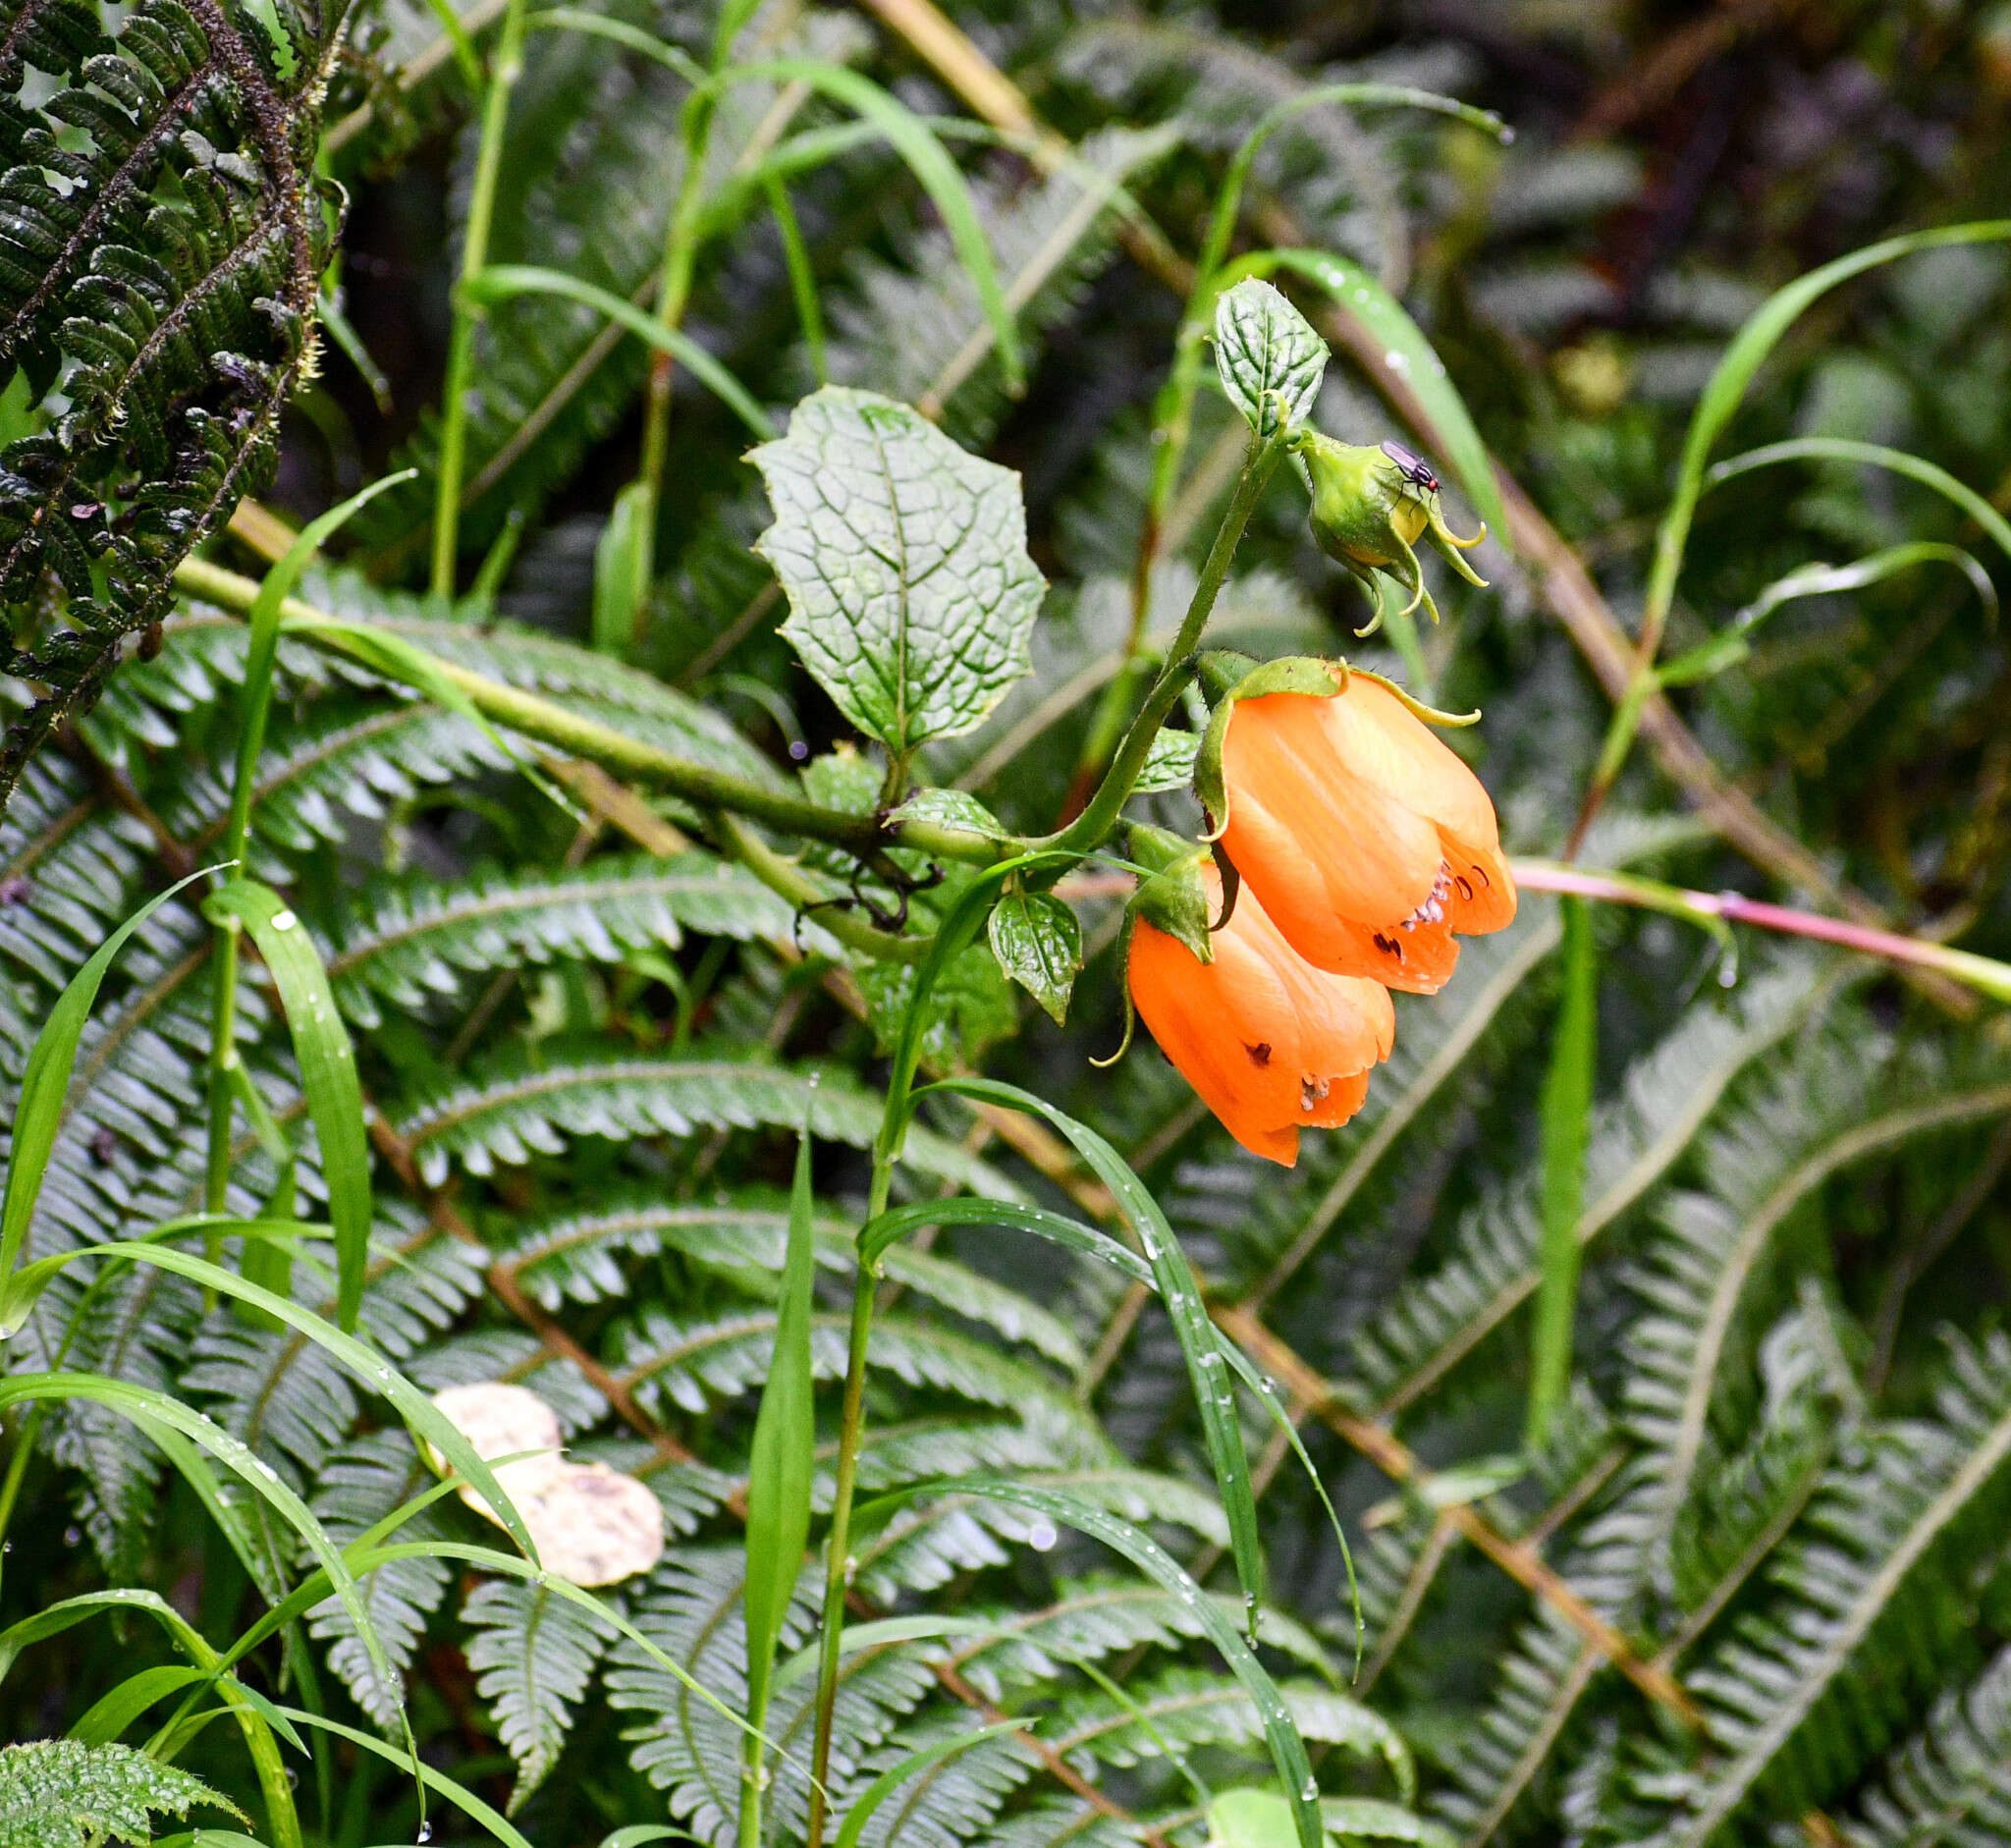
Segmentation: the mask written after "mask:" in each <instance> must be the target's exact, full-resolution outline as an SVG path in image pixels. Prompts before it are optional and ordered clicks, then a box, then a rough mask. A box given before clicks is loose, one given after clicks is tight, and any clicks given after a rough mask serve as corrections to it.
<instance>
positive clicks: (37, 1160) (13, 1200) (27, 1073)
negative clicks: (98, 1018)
mask: <svg viewBox="0 0 2011 1848" xmlns="http://www.w3.org/2000/svg"><path fill="white" fill-rule="evenodd" d="M217 870H218V869H217V868H216V867H214V866H210V867H205V868H203V870H202V871H201V872H195V873H190V875H189V877H188V878H187V879H183V880H178V881H177V882H176V883H175V884H174V885H172V886H170V887H169V888H168V889H167V891H166V892H164V893H162V894H161V895H160V896H159V897H157V898H152V899H149V900H148V901H147V903H145V904H143V905H141V906H140V908H139V909H138V910H137V911H136V912H134V914H133V915H132V916H131V917H130V918H128V919H127V920H126V922H125V923H123V924H121V925H120V926H119V928H118V929H117V930H115V931H114V932H113V933H112V934H111V936H109V937H107V938H106V939H105V941H104V942H103V943H102V944H100V945H99V946H98V948H97V950H96V951H94V952H93V953H92V955H91V957H90V959H89V961H87V962H86V963H85V964H84V965H83V967H82V968H81V969H80V970H78V972H77V973H76V974H75V975H74V976H72V977H71V978H70V983H69V986H68V987H66V988H65V989H64V991H63V993H62V994H61V995H59V996H58V997H57V998H56V1005H55V1006H53V1007H51V1008H50V1009H49V1017H48V1019H47V1020H46V1021H44V1022H43V1024H42V1030H41V1032H39V1033H38V1034H36V1035H35V1043H34V1045H33V1046H32V1047H31V1048H30V1049H29V1051H28V1056H27V1065H26V1066H25V1067H24V1068H23V1070H22V1074H21V1095H20V1097H19V1098H18V1099H17V1100H16V1102H15V1111H14V1149H13V1153H12V1155H11V1156H10V1157H9V1160H8V1164H7V1191H6V1193H5V1194H4V1195H0V1281H4V1280H5V1279H6V1278H8V1277H12V1276H13V1275H14V1267H15V1264H16V1263H17V1261H18V1260H19V1259H20V1257H21V1249H22V1245H23V1243H24V1242H25V1241H26V1239H27V1228H28V1223H29V1221H31V1220H32V1219H33V1218H34V1212H35V1202H36V1200H37V1199H39V1198H40V1196H41V1191H42V1176H43V1175H44V1174H45V1173H46V1172H47V1171H48V1167H49V1155H50V1152H51V1151H52V1150H53V1149H54V1148H55V1146H56V1132H57V1130H58V1129H59V1128H61V1127H62V1122H63V1099H64V1097H65V1096H66V1095H67V1094H68V1092H69V1090H70V1078H71V1074H72V1073H73V1072H74V1071H75V1070H76V1068H77V1043H78V1040H79V1039H80V1038H81V1037H82V1033H83V1023H84V1022H85V1021H86V1020H87V1019H89V1017H90V1010H91V1005H92V1003H94V1002H95V1001H96V1000H97V998H98V988H99V985H100V984H101V983H102V982H103V981H104V979H105V971H106V970H107V969H109V968H110V967H111V966H112V961H113V958H114V957H116V956H117V955H118V953H119V951H121V950H123V949H124V948H125V947H126V943H127V940H128V939H129V938H130V937H132V935H133V933H134V932H135V931H136V930H137V929H138V928H139V927H140V926H141V925H142V924H144V923H145V922H146V920H147V919H148V918H150V917H151V916H153V914H154V913H155V912H156V911H158V910H159V909H160V908H161V906H162V905H164V904H166V903H167V901H168V900H169V899H170V898H172V897H174V896H175V895H176V894H177V893H178V892H180V891H181V890H182V889H183V888H184V887H185V886H189V885H191V884H193V883H194V882H195V881H196V880H198V879H202V878H205V877H206V876H207V875H208V874H210V873H213V872H216V871H217Z"/></svg>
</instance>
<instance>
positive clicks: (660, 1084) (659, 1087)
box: [399, 1041, 1017, 1199]
mask: <svg viewBox="0 0 2011 1848" xmlns="http://www.w3.org/2000/svg"><path fill="white" fill-rule="evenodd" d="M819 1076H820V1080H821V1081H820V1082H817V1083H815V1084H813V1083H812V1081H811V1075H810V1074H809V1073H807V1072H800V1071H792V1070H789V1069H788V1068H787V1067H785V1066H779V1065H766V1064H759V1063H756V1062H754V1061H753V1060H748V1059H745V1058H736V1057H724V1058H723V1057H719V1056H716V1055H715V1056H711V1057H708V1056H706V1053H705V1050H704V1049H696V1051H695V1054H694V1056H693V1057H690V1058H685V1059H664V1058H622V1057H618V1056H614V1055H611V1053H610V1051H609V1049H608V1048H607V1047H606V1046H605V1045H604V1044H601V1043H599V1042H593V1041H588V1042H582V1043H581V1044H579V1045H577V1046H571V1047H564V1046H562V1047H559V1048H557V1049H555V1050H554V1051H552V1052H550V1053H548V1054H546V1055H545V1056H544V1057H543V1059H542V1060H540V1061H537V1062H533V1060H531V1058H530V1057H529V1056H527V1055H525V1054H523V1053H519V1052H515V1051H512V1052H506V1053H504V1054H503V1055H501V1056H499V1057H497V1058H494V1059H492V1060H488V1061H487V1062H485V1063H481V1064H478V1065H477V1066H475V1067H474V1071H473V1075H472V1076H471V1077H468V1078H459V1079H453V1080H450V1081H449V1082H447V1083H446V1084H444V1085H442V1086H440V1087H438V1088H436V1089H435V1090H434V1091H432V1092H431V1093H430V1094H429V1095H425V1096H422V1097H421V1098H420V1099H419V1100H418V1101H417V1102H416V1103H414V1104H413V1105H411V1106H410V1107H408V1109H407V1110H406V1112H405V1113H404V1114H403V1115H402V1116H401V1118H400V1120H399V1129H400V1133H401V1134H402V1135H403V1136H404V1138H405V1139H406V1141H407V1142H408V1144H409V1145H410V1147H411V1150H412V1152H413V1154H414V1155H415V1156H417V1158H418V1161H419V1169H420V1172H421V1173H423V1174H424V1175H425V1177H426V1179H427V1180H428V1181H429V1182H431V1183H433V1184H434V1185H438V1183H439V1182H440V1181H441V1180H442V1179H444V1178H445V1176H446V1174H447V1171H448V1169H449V1166H450V1165H451V1164H452V1163H454V1162H456V1161H459V1162H460V1163H461V1164H462V1166H463V1167H465V1168H466V1169H468V1170H469V1171H470V1172H471V1173H476V1174H487V1173H489V1172H491V1171H493V1169H495V1167H496V1165H497V1164H498V1163H502V1164H503V1165H504V1166H506V1167H516V1166H517V1165H518V1164H520V1163H523V1162H527V1161H529V1160H530V1158H531V1156H532V1155H533V1154H541V1155H557V1154H560V1153H562V1152H563V1151H564V1149H565V1146H566V1139H567V1138H568V1137H571V1136H606V1137H610V1138H612V1139H614V1140H617V1141H627V1140H629V1139H630V1138H632V1137H636V1136H654V1135H666V1136H681V1135H687V1134H689V1133H690V1131H691V1130H692V1129H693V1128H694V1127H704V1128H716V1129H729V1128H732V1129H752V1128H759V1127H771V1126H772V1127H775V1128H782V1129H794V1128H797V1127H799V1126H800V1125H801V1124H802V1122H803V1120H804V1113H805V1110H806V1109H807V1110H808V1113H809V1121H810V1127H811V1131H812V1133H813V1134H815V1135H817V1136H818V1137H820V1138H822V1139H823V1140H825V1141H830V1142H845V1143H849V1144H850V1145H851V1146H852V1147H853V1148H859V1149H862V1148H865V1147H866V1146H867V1145H868V1144H870V1143H871V1142H872V1140H873V1137H874V1136H875V1135H876V1134H877V1133H878V1131H879V1126H880V1105H879V1102H878V1100H877V1099H875V1098H873V1097H872V1096H871V1095H870V1093H868V1092H865V1091H863V1090H861V1089H859V1088H858V1087H857V1086H856V1085H854V1084H852V1083H850V1082H849V1081H848V1080H846V1079H844V1078H842V1077H841V1076H840V1075H839V1074H838V1073H836V1072H831V1071H826V1072H823V1073H821V1074H819ZM905 1159H906V1161H907V1162H908V1163H909V1165H910V1166H912V1167H913V1168H915V1169H917V1170H919V1171H920V1172H922V1173H924V1174H931V1175H935V1176H937V1177H938V1178H940V1179H944V1180H951V1181H954V1182H955V1183H956V1184H957V1185H958V1186H961V1187H965V1188H968V1189H969V1190H970V1191H971V1192H973V1193H979V1194H983V1195H985V1196H987V1197H988V1198H991V1199H1013V1198H1016V1197H1017V1190H1016V1189H1015V1188H1014V1187H1013V1186H1012V1184H1011V1182H1009V1181H1008V1180H1006V1179H1005V1176H1004V1175H1002V1174H1000V1173H999V1172H998V1171H997V1170H996V1169H993V1168H991V1167H990V1166H989V1165H987V1164H986V1163H983V1162H980V1161H977V1160H976V1159H974V1158H973V1157H971V1156H969V1155H966V1154H965V1153H964V1152H963V1151H962V1150H961V1149H959V1148H957V1147H955V1146H954V1145H953V1144H951V1143H950V1142H948V1141H946V1140H945V1139H944V1138H943V1137H941V1136H939V1135H936V1134H935V1133H933V1132H932V1131H930V1130H927V1129H919V1128H918V1129H916V1130H914V1131H913V1132H911V1133H910V1135H909V1137H908V1141H907V1149H906V1157H905Z"/></svg>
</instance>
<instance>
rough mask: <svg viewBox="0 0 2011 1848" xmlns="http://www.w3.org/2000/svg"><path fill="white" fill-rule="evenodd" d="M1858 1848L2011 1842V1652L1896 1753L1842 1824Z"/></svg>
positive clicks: (1947, 1698) (1962, 1847)
mask: <svg viewBox="0 0 2011 1848" xmlns="http://www.w3.org/2000/svg"><path fill="white" fill-rule="evenodd" d="M1843 1835H1844V1839H1845V1840H1846V1841H1848V1842H1849V1843H1851V1844H1852V1848H1940V1844H1942V1843H1944V1842H1946V1843H1951V1844H1955V1845H1956V1848H1995V1845H1996V1844H1999V1843H2002V1842H2004V1841H2007V1840H2011V1652H2006V1653H2003V1654H2000V1655H1999V1656H1998V1657H1997V1658H1996V1659H1995V1660H1994V1661H1992V1662H1991V1663H1990V1664H1989V1666H1988V1667H1986V1668H1985V1669H1984V1671H1983V1673H1982V1674H1980V1675H1979V1676H1977V1678H1976V1679H1975V1680H1974V1681H1972V1682H1971V1683H1970V1684H1969V1685H1968V1686H1967V1687H1966V1688H1964V1689H1962V1690H1961V1691H1960V1692H1959V1693H1951V1694H1947V1695H1944V1696H1943V1697H1942V1698H1941V1699H1940V1700H1939V1701H1937V1702H1935V1704H1934V1711H1933V1712H1931V1713H1929V1715H1928V1719H1927V1723H1926V1724H1925V1725H1924V1726H1923V1727H1922V1728H1921V1730H1920V1731H1919V1732H1918V1733H1916V1734H1915V1735H1914V1737H1913V1738H1911V1739H1910V1740H1908V1741H1907V1743H1906V1744H1905V1745H1903V1746H1901V1747H1900V1748H1899V1750H1898V1751H1896V1752H1895V1753H1893V1755H1892V1757H1891V1758H1890V1759H1889V1760H1888V1761H1887V1763H1886V1766H1885V1769H1884V1771H1883V1773H1882V1775H1881V1776H1880V1778H1879V1780H1878V1782H1877V1784H1876V1786H1875V1787H1874V1788H1873V1789H1872V1790H1870V1791H1868V1792H1867V1793H1866V1794H1865V1795H1864V1796H1863V1797H1862V1798H1861V1799H1860V1800H1859V1802H1858V1804H1857V1814H1856V1818H1855V1820H1854V1821H1848V1822H1845V1823H1844V1824H1843Z"/></svg>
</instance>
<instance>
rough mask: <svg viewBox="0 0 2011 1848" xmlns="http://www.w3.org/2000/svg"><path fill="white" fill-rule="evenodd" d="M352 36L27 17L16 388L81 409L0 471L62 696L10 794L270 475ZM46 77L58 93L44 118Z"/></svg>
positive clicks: (310, 337) (8, 357)
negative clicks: (177, 576) (112, 28)
mask: <svg viewBox="0 0 2011 1848" xmlns="http://www.w3.org/2000/svg"><path fill="white" fill-rule="evenodd" d="M346 17H347V8H346V7H342V6H335V5H331V6H329V7H328V8H326V9H320V8H317V9H316V10H315V11H314V12H312V13H303V12H301V11H299V9H298V8H297V7H296V6H295V5H294V4H293V0H282V3H281V4H269V5H267V6H266V8H265V9H264V11H263V12H262V13H259V12H254V11H253V10H252V9H251V8H249V7H242V6H240V7H227V6H226V5H224V4H222V0H190V3H189V4H185V3H184V0H149V3H148V4H145V5H142V6H140V7H138V8H136V10H135V11H134V12H132V13H131V14H130V15H128V16H127V17H126V18H125V20H124V21H123V22H122V23H121V24H120V26H119V27H118V28H117V30H116V32H115V33H113V32H108V31H107V30H106V29H105V28H104V27H103V26H102V25H101V24H100V23H99V21H98V19H97V17H96V11H95V9H94V8H92V7H89V6H85V5H82V4H79V0H19V3H18V4H15V5H11V6H9V7H8V8H7V10H6V16H5V20H4V24H0V90H4V91H5V92H6V94H5V96H4V98H0V100H4V102H5V107H4V108H0V169H4V171H0V201H4V211H0V217H4V230H0V365H5V366H7V367H9V368H13V367H19V368H20V369H21V371H22V374H23V376H24V377H25V378H26V380H27V390H28V393H29V395H30V397H34V398H39V397H40V396H41V395H42V394H43V393H44V392H46V391H47V390H48V389H49V387H50V386H51V385H52V384H53V383H55V381H56V379H57V375H58V373H59V370H61V371H62V392H63V398H64V400H65V401H66V408H64V409H63V411H62V413H61V415H60V417H58V418H56V420H55V421H54V422H53V423H52V424H51V425H50V426H49V427H48V428H46V429H44V430H42V431H39V432H35V433H33V434H29V435H26V436H22V437H19V438H17V439H16V440H15V441H14V442H12V443H11V444H10V445H9V446H8V448H7V450H6V451H5V453H4V455H0V601H4V602H5V603H7V604H9V605H11V606H14V607H15V608H16V609H17V610H20V611H22V612H23V614H22V615H21V616H20V617H18V618H17V620H16V622H15V623H14V625H13V626H14V628H15V642H16V646H15V648H14V649H13V650H12V651H11V656H10V659H11V664H12V665H11V668H10V671H11V672H12V673H14V674H17V675H20V676H23V677H25V678H27V679H33V680H36V681H40V682H42V683H44V684H45V685H46V686H47V688H48V689H49V690H48V691H47V692H46V693H45V694H44V695H43V697H42V698H41V699H40V701H38V702H37V704H36V705H34V706H33V707H32V708H30V710H29V711H28V712H27V714H26V715H25V716H24V717H23V718H22V719H21V720H20V721H19V722H18V723H17V725H16V727H15V728H14V730H13V731H12V732H11V733H10V734H9V737H8V741H7V743H6V745H5V747H4V752H0V794H4V793H5V792H7V791H11V789H12V788H13V787H14V784H15V783H16V781H17V780H18V779H19V777H20V775H21V771H22V767H23V765H24V764H25V763H26V761H27V756H28V754H29V753H30V752H31V751H32V750H33V749H34V748H35V746H36V745H38V744H39V743H40V742H41V740H42V739H43V738H44V737H45V736H46V735H47V734H48V732H49V731H50V729H51V728H52V727H53V726H54V725H55V724H56V723H57V722H58V721H59V720H60V719H61V718H62V717H63V716H64V714H66V713H67V712H69V711H70V710H71V709H72V708H74V707H78V706H82V707H86V708H87V707H88V706H89V705H90V704H91V703H92V701H93V700H94V699H95V698H96V697H97V695H98V694H99V693H100V692H101V691H102V690H103V687H104V684H105V680H106V678H107V677H108V675H109V674H110V673H111V670H112V668H113V667H114V666H115V665H116V663H117V660H118V657H119V651H120V645H121V641H122V638H123V637H124V636H126V635H128V634H131V633H132V632H133V631H134V630H136V629H140V628H144V627H146V626H147V625H150V624H153V623H156V622H158V620H159V618H160V616H161V614H162V612H163V611H164V610H165V609H166V607H167V603H168V600H169V598H170V596H171V595H172V594H173V572H174V568H175V566H176V564H177V563H179V562H180V560H182V559H183V558H185V557H186V556H187V555H188V554H189V553H190V551H191V550H192V549H193V548H194V547H196V546H197V545H199V544H201V543H202V542H203V541H204V540H205V539H207V538H209V537H210V536H211V535H212V534H213V533H215V532H216V531H217V530H218V529H219V528H220V527H221V526H222V524H223V523H224V521H225V520H226V519H227V518H228V517H229V516H230V514H231V512H232V510H233V509H234V508H235V507H236V506H237V504H238V502H239V500H240V499H242V498H243V497H244V496H245V494H247V493H251V492H255V491H257V490H258V489H259V488H261V487H262V486H263V485H264V483H265V481H266V479H267V478H268V477H269V475H270V473H271V469H272V465H273V460H274V452H275V447H276V443H277V439H278V434H279V421H280V411H281V408H282V407H283V406H284V405H285V403H286V402H287V399H288V398H289V396H290V395H291V394H292V392H293V390H294V388H295V387H296V385H297V384H298V383H299V380H300V379H301V378H302V377H303V376H304V375H305V374H306V373H307V372H308V371H309V370H310V369H311V367H312V364H313V358H314V351H315V339H316V337H315V332H314V325H313V320H314V300H315V296H316V293H317V289H318V286H319V278H320V273H321V270H322V267H323V265H324V264H325V263H326V261H327V257H328V253H329V249H330V235H329V234H330V230H331V228H332V220H333V218H334V216H335V214H336V210H337V200H336V197H335V195H334V194H332V193H325V191H324V189H323V188H322V186H321V184H320V182H318V181H317V180H316V179H315V178H314V177H313V173H312V164H313V157H314V148H315V140H316V131H317V125H318V120H319V114H318V106H319V101H320V96H321V92H322V89H323V87H324V85H325V83H326V82H327V77H328V71H329V68H330V65H331V64H332V61H333V60H334V58H335V56H336V53H337V49H338V47H339V45H340V42H341V37H342V31H343V27H344V24H345V21H346ZM29 67H32V68H33V69H34V70H35V71H37V72H40V73H43V74H46V75H47V76H49V77H53V78H55V79H56V80H57V82H58V83H59V85H60V86H61V87H59V88H58V89H57V91H56V93H55V94H54V95H53V96H49V97H47V99H46V100H44V101H41V102H40V103H39V106H38V107H36V108H33V109H30V108H27V107H25V106H24V105H23V103H22V102H21V101H20V100H19V95H20V93H21V92H20V90H19V86H20V84H21V82H22V80H23V77H24V73H25V72H26V71H27V69H28V68H29ZM66 362H68V366H67V369H65V368H66ZM52 594H54V595H55V596H56V597H57V598H58V599H59V605H58V606H57V607H55V608H52V607H50V606H49V603H48V599H49V598H50V596H51V595H52ZM30 609H32V610H33V612H34V614H31V615H30V614H28V613H27V612H28V611H29V610H30ZM58 609H60V613H58ZM47 616H54V618H55V620H54V621H53V622H50V621H48V620H46V618H47Z"/></svg>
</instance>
